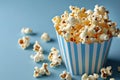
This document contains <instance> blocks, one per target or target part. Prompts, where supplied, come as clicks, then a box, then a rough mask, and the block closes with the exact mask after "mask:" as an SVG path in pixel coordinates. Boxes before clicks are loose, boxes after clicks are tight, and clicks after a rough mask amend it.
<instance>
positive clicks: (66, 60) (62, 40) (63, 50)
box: [60, 37, 69, 71]
mask: <svg viewBox="0 0 120 80" xmlns="http://www.w3.org/2000/svg"><path fill="white" fill-rule="evenodd" d="M60 38H61V40H62V43H61V44H62V45H63V46H62V47H63V51H64V53H63V54H64V56H65V60H66V69H67V71H69V69H68V68H69V67H68V60H67V56H66V49H65V44H64V38H62V37H60Z"/></svg>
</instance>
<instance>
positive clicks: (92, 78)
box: [81, 73, 99, 80]
mask: <svg viewBox="0 0 120 80" xmlns="http://www.w3.org/2000/svg"><path fill="white" fill-rule="evenodd" d="M98 78H99V75H98V74H95V73H94V74H93V75H88V74H86V73H85V74H83V75H82V77H81V80H98Z"/></svg>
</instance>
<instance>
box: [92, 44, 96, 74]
mask: <svg viewBox="0 0 120 80" xmlns="http://www.w3.org/2000/svg"><path fill="white" fill-rule="evenodd" d="M93 49H94V51H93V59H92V73H94V70H95V62H96V53H97V43H94V48H93Z"/></svg>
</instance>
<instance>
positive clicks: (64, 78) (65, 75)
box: [60, 71, 72, 80]
mask: <svg viewBox="0 0 120 80" xmlns="http://www.w3.org/2000/svg"><path fill="white" fill-rule="evenodd" d="M60 78H61V79H62V80H72V77H71V75H70V73H69V72H66V71H63V72H62V73H61V74H60Z"/></svg>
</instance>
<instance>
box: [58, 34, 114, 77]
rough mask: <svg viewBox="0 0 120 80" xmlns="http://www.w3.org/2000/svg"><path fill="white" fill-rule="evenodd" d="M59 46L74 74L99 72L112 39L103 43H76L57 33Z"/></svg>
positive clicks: (68, 68)
mask: <svg viewBox="0 0 120 80" xmlns="http://www.w3.org/2000/svg"><path fill="white" fill-rule="evenodd" d="M57 39H58V43H59V48H60V52H61V56H62V58H63V62H64V63H65V66H66V69H67V71H69V72H70V73H71V74H72V75H79V74H83V73H88V74H92V73H99V71H100V69H101V68H102V67H103V65H104V63H105V62H106V59H107V55H108V52H109V48H110V44H111V41H112V39H110V40H108V41H104V42H103V43H92V44H82V43H79V44H76V43H73V42H66V41H65V39H64V38H63V37H61V36H60V35H58V34H57Z"/></svg>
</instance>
